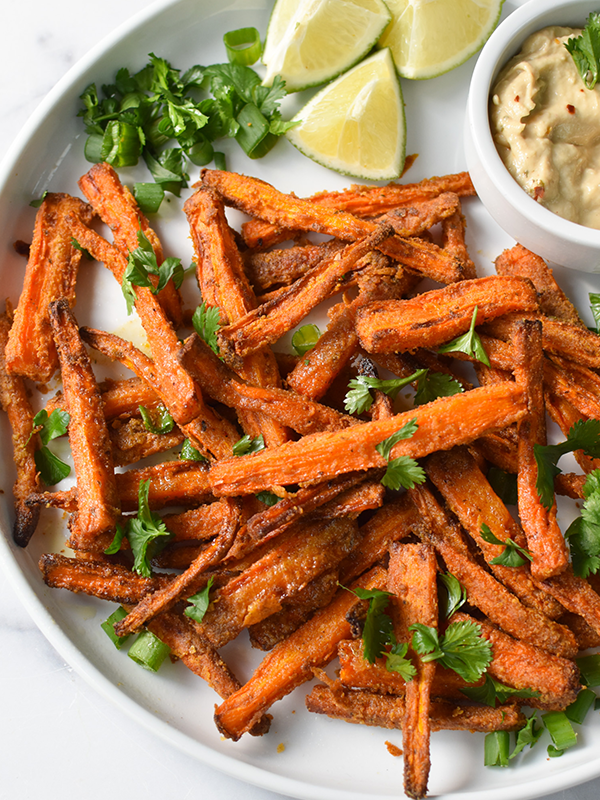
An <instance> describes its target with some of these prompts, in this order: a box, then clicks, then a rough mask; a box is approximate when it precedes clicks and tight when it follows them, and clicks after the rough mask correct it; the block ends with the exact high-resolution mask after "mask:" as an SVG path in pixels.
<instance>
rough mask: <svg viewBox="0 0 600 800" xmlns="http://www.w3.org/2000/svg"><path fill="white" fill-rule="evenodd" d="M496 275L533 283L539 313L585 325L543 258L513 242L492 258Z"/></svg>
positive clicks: (583, 326)
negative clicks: (508, 248) (512, 244)
mask: <svg viewBox="0 0 600 800" xmlns="http://www.w3.org/2000/svg"><path fill="white" fill-rule="evenodd" d="M495 264H496V272H497V273H498V275H512V276H514V277H521V278H529V280H530V281H531V282H532V283H533V285H534V286H535V289H536V291H537V293H538V297H539V301H540V309H541V310H542V313H543V314H546V315H547V316H549V317H555V318H556V319H559V320H562V321H563V322H569V323H571V325H577V326H579V327H581V328H585V324H584V323H583V322H582V321H581V318H580V317H579V314H578V313H577V310H576V308H575V306H574V305H573V303H571V301H570V300H569V299H568V298H567V296H566V294H565V293H564V292H563V290H562V289H561V288H560V287H559V285H558V284H557V282H556V280H555V279H554V275H553V274H552V270H551V269H550V267H549V266H548V265H547V264H546V262H545V261H544V259H543V258H541V257H540V256H537V255H536V254H535V253H532V252H531V250H527V249H526V248H525V247H523V245H520V244H516V245H515V246H514V247H511V249H510V250H505V251H504V252H503V253H501V255H499V256H498V258H497V259H496V262H495Z"/></svg>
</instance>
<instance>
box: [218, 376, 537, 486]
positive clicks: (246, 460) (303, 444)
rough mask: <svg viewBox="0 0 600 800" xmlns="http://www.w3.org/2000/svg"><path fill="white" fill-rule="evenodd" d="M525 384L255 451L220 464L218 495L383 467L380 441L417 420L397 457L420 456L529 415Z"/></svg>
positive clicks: (474, 393) (442, 400)
mask: <svg viewBox="0 0 600 800" xmlns="http://www.w3.org/2000/svg"><path fill="white" fill-rule="evenodd" d="M523 411H524V408H523V401H522V389H521V387H520V386H517V385H516V384H514V383H513V384H509V383H506V384H500V385H498V386H490V387H483V388H479V389H473V390H472V391H471V392H465V393H464V394H457V395H453V396H452V397H445V398H440V399H438V400H435V401H433V402H432V403H427V404H426V405H423V406H418V407H417V408H415V409H414V410H412V411H406V412H404V413H403V414H398V415H396V416H394V417H391V418H390V419H387V420H378V421H375V422H366V423H363V424H361V425H354V426H353V427H351V428H347V429H345V430H342V431H335V432H333V433H329V432H328V433H315V434H312V435H311V436H305V437H304V438H303V439H301V440H300V441H299V442H289V443H288V444H284V445H282V446H281V447H277V448H270V449H267V450H263V451H261V452H259V453H254V454H252V455H250V456H242V457H240V458H234V459H224V460H222V461H219V462H217V463H215V464H214V465H213V466H212V468H211V472H210V481H211V485H212V487H213V492H214V494H215V495H218V496H223V495H238V494H254V493H256V492H260V491H263V490H264V489H269V488H270V487H271V486H285V485H287V484H290V483H303V482H308V483H315V482H317V481H318V482H321V481H324V480H329V479H331V478H335V477H337V476H339V475H341V474H343V473H347V472H353V471H355V470H366V469H369V468H371V467H383V466H385V464H386V462H385V460H384V459H383V457H382V456H380V455H379V453H378V452H377V451H376V449H375V447H376V445H377V444H379V443H380V442H382V441H383V440H384V439H386V438H387V437H388V436H390V435H391V434H393V433H395V432H396V431H398V430H400V429H401V428H402V427H403V426H404V425H406V424H407V423H408V422H410V421H412V420H415V421H416V424H417V426H418V428H417V431H416V432H415V434H414V436H413V437H412V438H410V439H405V440H403V441H401V442H399V443H398V444H397V445H395V447H394V448H393V450H392V457H393V458H397V457H398V456H400V455H407V456H411V457H412V458H420V457H423V456H425V455H428V454H429V453H431V452H433V451H434V450H447V449H448V448H450V447H453V446H454V445H457V444H465V443H467V442H468V441H471V440H473V439H476V438H477V437H478V436H481V435H482V434H483V433H485V432H486V431H488V430H490V429H495V428H502V427H505V426H506V425H510V424H511V423H512V422H514V421H516V420H517V419H519V418H520V417H521V415H522V414H523Z"/></svg>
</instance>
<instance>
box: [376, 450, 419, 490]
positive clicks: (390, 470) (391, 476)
mask: <svg viewBox="0 0 600 800" xmlns="http://www.w3.org/2000/svg"><path fill="white" fill-rule="evenodd" d="M425 478H426V476H425V470H424V469H423V467H420V466H419V465H418V464H417V462H416V461H415V460H414V458H410V456H398V458H394V459H392V461H390V462H389V463H388V465H387V469H386V471H385V474H384V476H383V478H382V479H381V482H382V484H383V485H384V486H387V488H388V489H394V490H395V491H397V490H398V489H400V488H404V489H412V488H413V487H414V486H415V484H417V483H424V482H425Z"/></svg>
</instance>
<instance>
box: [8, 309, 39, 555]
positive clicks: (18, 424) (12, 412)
mask: <svg viewBox="0 0 600 800" xmlns="http://www.w3.org/2000/svg"><path fill="white" fill-rule="evenodd" d="M10 326H11V319H10V316H9V314H8V313H7V312H5V313H4V314H2V315H0V406H1V407H2V408H3V410H4V411H5V412H6V414H7V416H8V421H9V423H10V427H11V438H12V446H13V459H14V462H15V468H16V471H17V477H16V480H15V483H14V486H13V495H14V508H15V521H14V524H13V539H14V541H15V542H16V543H17V544H18V545H19V547H26V546H27V544H28V543H29V540H30V539H31V537H32V536H33V534H34V532H35V528H36V526H37V523H38V519H39V516H40V507H39V506H28V505H27V503H26V500H27V498H28V497H29V495H30V494H31V493H32V492H37V491H38V490H39V488H40V481H39V478H38V471H37V467H36V465H35V460H34V453H35V451H36V450H37V449H38V448H39V447H40V439H39V436H38V435H37V434H34V435H33V436H32V435H31V434H32V431H33V416H34V415H33V409H32V408H31V403H30V402H29V397H28V394H27V387H26V385H25V381H24V380H23V378H21V377H20V376H18V375H11V374H9V372H8V370H7V368H6V360H5V357H4V348H5V347H6V343H7V341H8V334H9V331H10Z"/></svg>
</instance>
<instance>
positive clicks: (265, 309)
mask: <svg viewBox="0 0 600 800" xmlns="http://www.w3.org/2000/svg"><path fill="white" fill-rule="evenodd" d="M392 232H393V231H392V228H391V227H390V226H389V225H380V226H376V227H375V228H374V229H373V231H372V232H370V233H369V234H368V235H367V236H366V237H364V238H361V239H359V240H358V241H357V242H354V243H353V244H349V245H347V247H346V248H345V249H344V250H342V251H340V253H338V254H336V255H334V256H332V257H331V258H329V259H328V260H327V261H326V263H325V264H323V265H319V266H317V267H314V268H313V269H312V270H311V271H310V272H307V273H306V274H305V275H304V276H303V277H302V278H299V279H298V280H297V281H296V282H295V283H294V284H293V285H292V286H290V287H289V288H288V289H286V290H285V292H284V293H283V295H282V296H278V297H277V298H276V299H275V300H273V301H271V302H268V303H265V304H264V305H262V306H259V307H258V308H257V309H254V310H253V311H250V312H248V313H247V314H245V315H244V316H243V317H241V318H239V319H238V320H236V321H233V322H231V323H230V324H229V325H228V326H227V327H225V328H221V330H220V331H219V344H220V346H221V348H222V349H223V350H224V352H225V353H227V354H228V355H229V357H230V358H231V359H234V358H235V355H238V356H245V355H248V354H249V353H252V352H254V351H255V350H258V349H259V348H260V347H262V346H263V345H265V344H271V343H273V342H276V341H277V339H279V338H280V337H281V336H282V335H283V334H284V333H286V332H287V331H289V330H291V329H292V328H293V327H295V326H296V325H297V324H298V323H299V322H300V321H301V320H302V319H303V318H304V317H305V316H306V315H307V314H308V312H309V311H310V310H311V309H313V308H314V307H315V306H316V305H318V304H319V303H320V302H321V301H323V300H325V299H326V298H327V297H330V296H331V295H332V294H333V293H335V291H338V290H339V288H340V281H341V280H342V278H343V277H344V275H346V273H348V272H351V271H352V270H353V269H355V268H356V267H357V265H359V264H360V263H362V264H363V265H364V266H367V265H368V262H367V261H362V262H361V259H364V257H365V256H366V255H367V254H368V253H369V252H370V251H371V250H374V249H375V248H376V247H377V246H378V245H379V244H380V243H381V242H383V241H384V240H385V239H387V238H389V237H390V235H391V234H392Z"/></svg>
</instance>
